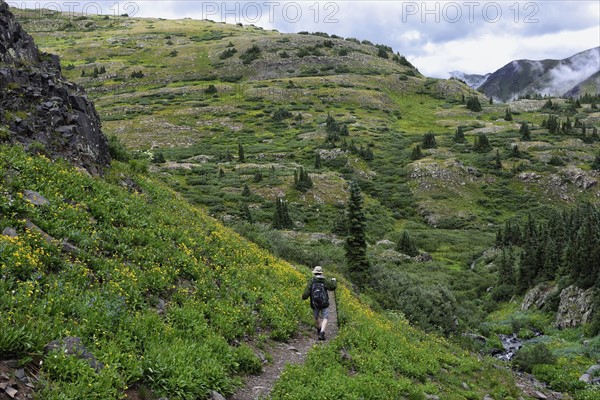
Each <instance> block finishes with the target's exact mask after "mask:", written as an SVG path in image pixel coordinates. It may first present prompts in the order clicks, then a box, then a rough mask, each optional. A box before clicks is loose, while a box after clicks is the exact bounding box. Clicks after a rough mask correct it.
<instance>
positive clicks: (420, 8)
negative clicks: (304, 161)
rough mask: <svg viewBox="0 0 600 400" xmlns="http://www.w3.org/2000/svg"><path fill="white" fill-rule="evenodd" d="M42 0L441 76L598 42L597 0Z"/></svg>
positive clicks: (550, 55) (564, 52) (479, 71)
mask: <svg viewBox="0 0 600 400" xmlns="http://www.w3.org/2000/svg"><path fill="white" fill-rule="evenodd" d="M6 1H7V2H8V3H9V4H10V3H11V0H6ZM12 3H15V4H23V1H21V0H14V1H12ZM38 3H39V4H40V5H41V6H42V7H43V6H44V4H45V3H44V0H41V1H40V0H38ZM47 4H52V5H53V8H57V7H56V5H58V7H60V8H62V9H66V10H69V9H72V10H75V11H84V10H85V11H88V12H90V13H92V12H96V10H99V11H101V13H103V14H115V13H119V14H121V13H128V14H129V15H130V16H135V17H161V18H186V17H188V18H195V19H211V20H213V21H226V22H230V23H237V22H241V23H243V24H255V25H257V26H262V27H263V28H265V29H277V30H278V31H280V32H299V31H309V32H315V31H320V32H327V33H329V34H336V35H339V36H343V37H354V38H357V39H360V40H364V39H367V40H370V41H371V42H373V43H380V44H386V45H389V46H391V47H392V48H393V49H394V51H397V52H399V53H400V54H402V55H404V56H406V57H407V58H408V59H409V60H410V61H411V62H412V63H413V64H414V65H415V66H416V67H417V68H418V69H419V70H420V71H421V72H422V73H424V74H425V75H428V76H434V77H442V78H443V77H448V76H449V72H450V71H455V70H458V71H462V72H465V73H477V74H484V73H487V72H493V71H495V70H496V69H498V68H500V67H502V66H503V65H505V64H506V63H508V62H510V61H511V60H514V59H523V58H527V59H533V60H541V59H546V58H555V59H560V58H565V57H568V56H571V55H573V54H575V53H578V52H580V51H583V50H587V49H589V48H592V47H596V46H600V2H598V1H595V0H568V1H566V0H562V1H561V0H543V1H517V0H510V1H502V0H500V1H472V0H465V1H367V0H349V1H315V0H310V1H302V0H296V1H279V0H257V1H222V0H218V1H199V0H174V1H160V0H153V1H127V0H126V1H119V0H111V1H104V0H97V1H95V2H88V1H82V0H66V1H64V2H61V1H48V2H47ZM38 7H39V5H38ZM68 7H70V8H68ZM599 69H600V66H599Z"/></svg>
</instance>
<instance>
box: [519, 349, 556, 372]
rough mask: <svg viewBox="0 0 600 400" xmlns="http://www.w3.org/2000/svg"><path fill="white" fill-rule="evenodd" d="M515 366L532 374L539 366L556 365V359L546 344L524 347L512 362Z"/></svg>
mask: <svg viewBox="0 0 600 400" xmlns="http://www.w3.org/2000/svg"><path fill="white" fill-rule="evenodd" d="M512 363H513V365H514V366H515V367H516V368H518V369H520V370H522V371H525V372H532V371H533V368H534V367H535V366H537V365H542V364H545V365H552V364H555V363H556V357H555V356H554V355H553V354H552V352H551V351H550V349H548V347H547V346H546V345H545V344H544V343H538V344H535V345H529V346H524V347H523V348H522V349H520V350H519V351H518V352H517V354H516V356H515V357H514V358H513V361H512Z"/></svg>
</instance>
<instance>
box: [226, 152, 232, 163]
mask: <svg viewBox="0 0 600 400" xmlns="http://www.w3.org/2000/svg"><path fill="white" fill-rule="evenodd" d="M232 160H233V157H232V156H231V152H230V151H229V149H227V153H225V161H227V162H230V161H232Z"/></svg>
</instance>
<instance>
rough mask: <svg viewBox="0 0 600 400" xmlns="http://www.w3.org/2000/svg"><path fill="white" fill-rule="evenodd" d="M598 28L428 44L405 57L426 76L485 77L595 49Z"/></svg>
mask: <svg viewBox="0 0 600 400" xmlns="http://www.w3.org/2000/svg"><path fill="white" fill-rule="evenodd" d="M598 30H599V28H588V29H585V30H581V31H573V32H561V33H552V34H545V35H540V36H534V37H520V36H516V35H514V34H511V33H505V34H492V33H488V34H486V35H484V36H482V37H478V38H469V39H461V40H455V41H452V42H447V43H441V44H435V43H434V44H432V43H428V44H427V45H426V46H425V47H424V49H425V52H424V53H423V54H416V55H410V54H409V55H408V59H409V61H410V62H412V63H413V64H415V65H416V66H417V67H418V68H419V70H420V71H421V72H422V73H423V74H425V75H428V76H436V77H448V76H449V74H448V72H449V71H455V70H459V71H462V72H466V73H474V74H485V73H487V72H494V71H495V70H497V69H499V68H501V67H503V66H504V65H506V64H507V63H508V62H510V61H511V60H519V59H531V60H543V59H548V58H552V59H562V58H566V57H569V56H572V55H574V54H575V53H577V52H579V51H582V50H586V49H589V48H592V47H595V46H598V45H599V43H598V39H597V38H598V37H599V32H598Z"/></svg>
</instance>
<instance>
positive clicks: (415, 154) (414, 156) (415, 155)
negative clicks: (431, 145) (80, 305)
mask: <svg viewBox="0 0 600 400" xmlns="http://www.w3.org/2000/svg"><path fill="white" fill-rule="evenodd" d="M420 158H423V152H422V151H421V146H419V145H418V144H417V145H415V147H413V149H412V152H411V153H410V159H411V160H413V161H415V160H418V159H420Z"/></svg>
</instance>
